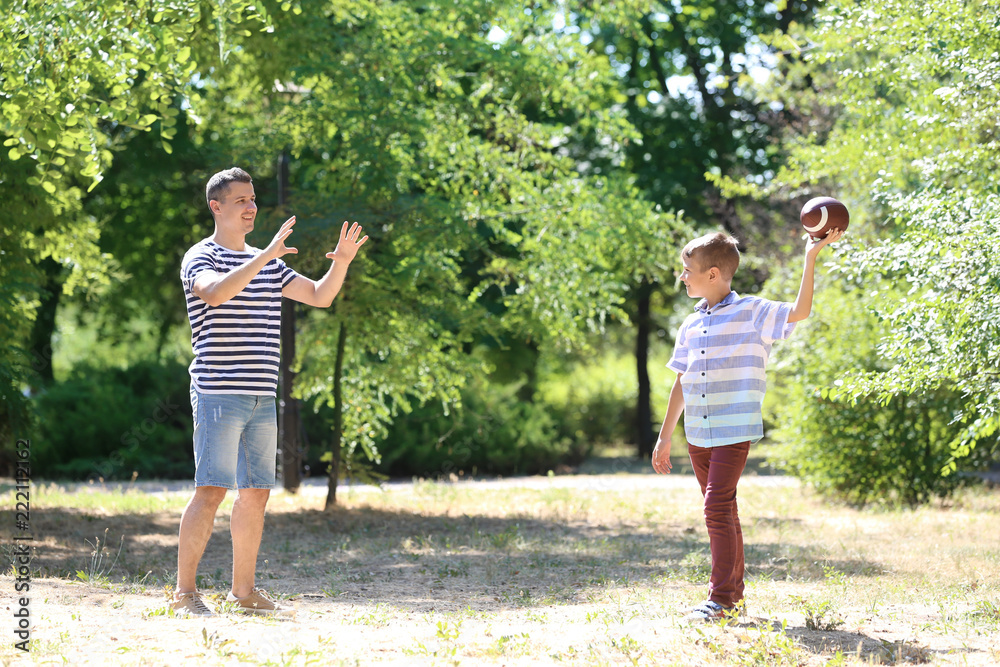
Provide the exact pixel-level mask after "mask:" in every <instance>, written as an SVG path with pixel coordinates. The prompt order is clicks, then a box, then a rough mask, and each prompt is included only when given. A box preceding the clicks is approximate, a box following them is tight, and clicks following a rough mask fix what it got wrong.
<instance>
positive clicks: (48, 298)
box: [28, 257, 63, 392]
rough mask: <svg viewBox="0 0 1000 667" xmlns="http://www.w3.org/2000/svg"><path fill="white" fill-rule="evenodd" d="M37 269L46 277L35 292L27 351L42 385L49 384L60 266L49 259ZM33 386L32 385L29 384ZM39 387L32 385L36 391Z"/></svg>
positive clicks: (60, 273)
mask: <svg viewBox="0 0 1000 667" xmlns="http://www.w3.org/2000/svg"><path fill="white" fill-rule="evenodd" d="M39 266H40V267H41V269H42V272H43V274H44V275H45V282H44V283H43V285H42V287H41V289H40V290H39V292H38V299H39V304H38V310H36V311H35V321H34V322H33V323H32V325H31V334H30V336H31V338H30V339H29V341H28V350H29V352H30V353H31V367H32V368H33V369H34V370H35V372H36V373H38V379H39V380H40V381H41V386H42V387H45V386H48V385H50V384H52V381H53V376H52V335H53V334H54V333H55V331H56V311H57V310H58V309H59V298H60V297H61V296H62V286H63V267H62V265H61V264H59V262H57V261H55V260H54V259H52V258H51V257H47V258H45V259H43V260H42V261H41V262H40V263H39ZM32 385H34V383H32ZM40 388H41V387H38V386H32V390H33V392H34V391H38V390H39V389H40Z"/></svg>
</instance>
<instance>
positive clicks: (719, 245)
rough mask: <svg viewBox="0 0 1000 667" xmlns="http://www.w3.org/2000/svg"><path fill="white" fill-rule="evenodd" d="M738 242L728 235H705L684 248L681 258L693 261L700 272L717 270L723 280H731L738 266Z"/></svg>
mask: <svg viewBox="0 0 1000 667" xmlns="http://www.w3.org/2000/svg"><path fill="white" fill-rule="evenodd" d="M739 243H740V242H739V241H737V240H736V239H734V238H733V237H732V236H730V235H729V234H723V233H722V232H716V233H714V234H705V235H704V236H699V237H698V238H696V239H695V240H693V241H691V242H690V243H688V244H687V245H686V246H684V250H682V251H681V256H682V257H684V258H685V259H690V260H693V261H694V262H695V263H696V264H697V265H698V268H699V269H701V270H702V271H705V270H707V269H710V268H712V267H713V266H715V267H717V268H718V269H719V272H720V273H722V277H723V278H724V279H725V280H732V279H733V276H735V275H736V269H738V268H739V266H740V250H739V247H738V246H739Z"/></svg>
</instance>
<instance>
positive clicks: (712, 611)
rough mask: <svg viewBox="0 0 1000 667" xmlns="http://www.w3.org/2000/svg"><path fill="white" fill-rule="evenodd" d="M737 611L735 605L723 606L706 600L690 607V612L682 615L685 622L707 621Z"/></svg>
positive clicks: (721, 617)
mask: <svg viewBox="0 0 1000 667" xmlns="http://www.w3.org/2000/svg"><path fill="white" fill-rule="evenodd" d="M737 613H739V612H738V611H737V610H736V608H735V607H723V606H722V605H721V604H719V603H718V602H714V601H712V600H707V601H706V602H702V603H701V604H700V605H698V606H697V607H695V608H694V609H692V610H691V613H689V614H688V615H687V616H685V617H684V621H685V622H686V623H709V622H711V621H720V620H722V619H724V618H727V617H731V616H735V615H736V614H737Z"/></svg>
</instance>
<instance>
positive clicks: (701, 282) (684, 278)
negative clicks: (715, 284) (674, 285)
mask: <svg viewBox="0 0 1000 667" xmlns="http://www.w3.org/2000/svg"><path fill="white" fill-rule="evenodd" d="M681 264H682V265H683V266H684V271H682V272H681V282H682V283H684V286H685V287H686V288H687V294H688V296H690V297H703V296H705V295H706V294H708V290H709V286H710V284H711V282H710V274H711V272H712V269H711V268H708V269H705V270H702V269H701V268H699V266H698V262H696V261H694V260H693V259H692V258H690V257H681Z"/></svg>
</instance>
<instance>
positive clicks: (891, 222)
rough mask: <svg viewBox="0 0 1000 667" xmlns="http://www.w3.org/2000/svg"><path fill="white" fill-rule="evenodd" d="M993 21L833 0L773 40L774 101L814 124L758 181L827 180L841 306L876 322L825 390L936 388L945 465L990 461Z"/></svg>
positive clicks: (995, 352)
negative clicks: (842, 247) (839, 240)
mask: <svg viewBox="0 0 1000 667" xmlns="http://www.w3.org/2000/svg"><path fill="white" fill-rule="evenodd" d="M998 20H1000V8H998V7H997V6H996V4H995V3H989V2H961V1H959V0H946V1H945V2H942V3H936V4H934V5H933V6H931V5H915V4H912V3H907V2H898V1H892V0H890V1H889V2H878V3H875V2H858V3H843V2H833V3H826V4H825V5H824V7H823V9H822V11H821V12H820V14H819V16H818V17H817V22H816V26H815V28H814V29H812V30H806V31H803V30H799V29H796V30H790V31H789V32H787V33H784V34H779V35H776V36H775V38H774V42H773V43H775V44H779V45H783V47H782V48H786V49H787V52H788V53H787V57H786V58H785V60H784V61H783V63H782V66H781V68H780V70H781V71H782V72H783V76H782V77H781V78H780V79H779V80H778V81H777V83H778V88H777V90H778V91H780V94H779V95H777V97H778V99H779V100H781V102H782V103H783V104H784V105H785V108H786V109H787V110H789V112H790V113H793V114H794V113H796V112H797V113H798V115H799V117H801V118H805V119H806V120H808V118H809V112H810V111H819V113H818V114H816V116H817V117H818V118H819V119H821V122H813V123H809V122H805V123H803V124H802V125H801V126H799V127H798V128H797V129H798V130H799V131H798V132H797V133H796V134H795V135H793V136H790V137H789V138H788V145H789V146H790V160H789V162H788V165H787V167H786V168H785V169H783V170H782V171H781V172H779V173H778V175H777V177H776V178H775V179H774V181H773V182H772V183H770V184H769V186H768V189H769V190H770V191H771V192H778V191H785V192H788V191H794V190H795V189H797V188H802V187H806V186H807V184H810V183H820V182H826V183H833V184H837V185H838V186H839V190H838V191H839V192H840V193H841V194H840V196H841V197H842V198H843V199H844V200H845V201H846V202H847V203H848V205H849V207H850V208H851V209H852V213H853V217H854V222H853V223H852V235H853V236H854V238H855V239H857V240H856V241H855V243H854V244H853V245H851V246H850V247H849V250H848V251H847V252H844V253H842V254H841V256H840V259H839V264H840V268H841V271H842V272H843V275H844V277H845V281H846V283H847V285H858V286H864V292H863V293H862V294H863V297H864V298H863V299H862V300H859V304H858V305H857V306H856V307H857V308H858V309H862V308H865V307H866V306H867V307H870V308H871V309H872V310H873V311H874V312H875V313H876V314H877V315H878V317H879V320H880V322H881V323H882V326H883V327H884V329H883V330H882V331H883V333H884V335H883V336H882V338H881V339H880V340H879V341H878V344H877V346H876V347H875V352H876V353H877V355H878V357H879V358H880V361H879V363H878V364H877V365H876V366H874V367H867V368H863V369H852V368H841V369H840V372H841V373H842V374H843V375H844V377H843V378H842V379H843V386H842V387H840V388H839V390H838V391H835V392H832V393H831V394H830V395H831V396H833V397H834V398H837V399H838V400H842V401H853V402H854V405H855V406H858V405H863V404H865V403H870V402H871V401H873V400H874V401H881V402H882V403H884V404H886V405H889V406H891V405H893V404H894V403H899V402H901V401H902V402H907V403H912V402H914V401H916V402H924V403H926V402H927V401H930V400H933V399H934V397H940V401H938V406H939V407H940V408H941V410H940V412H941V414H943V415H949V414H950V418H949V419H948V420H947V422H948V423H949V424H950V426H949V428H950V430H951V431H950V432H951V437H950V440H949V442H948V444H949V446H950V448H951V453H952V456H953V458H952V459H951V461H950V462H939V464H938V468H944V470H945V471H946V472H947V471H951V470H954V469H955V468H956V467H957V466H958V465H959V464H963V462H962V461H961V460H960V459H961V458H962V457H964V456H967V455H970V454H971V453H973V452H975V451H976V447H977V446H979V447H980V448H981V449H980V451H979V452H978V460H979V461H980V462H981V461H982V460H983V459H984V458H988V457H989V456H991V455H993V456H995V452H996V449H997V442H998V439H997V431H998V426H1000V411H998V408H1000V405H998V404H1000V399H998V397H1000V391H998V390H1000V386H998V379H1000V374H998V362H1000V318H998V316H997V309H996V307H995V306H996V304H997V303H1000V273H998V271H1000V269H998V267H1000V254H998V253H1000V248H998V246H997V244H996V243H992V242H990V241H989V240H988V239H991V238H992V237H993V236H994V235H995V231H996V219H997V211H998V209H1000V207H998V204H1000V199H998V196H997V193H998V192H1000V181H998V176H997V171H996V169H995V164H996V161H997V157H998V144H997V140H996V130H997V116H996V113H995V111H994V110H995V108H996V107H997V105H998V102H1000V99H998V98H1000V68H998V67H997V63H998V60H997V55H996V54H997V51H998V47H1000V38H998V36H997V33H996V31H995V29H994V28H995V24H996V23H997V21H998ZM831 112H832V113H831ZM729 185H730V186H731V188H732V189H733V190H738V189H739V188H740V187H742V186H743V185H745V184H737V183H730V184H729ZM832 379H833V378H831V380H832ZM954 396H958V397H960V401H959V404H958V405H957V406H954V405H952V403H951V398H950V397H954ZM921 437H922V438H925V439H926V440H927V442H928V443H931V442H933V441H934V439H935V436H934V435H933V433H931V432H930V429H924V431H923V432H922V435H921ZM897 444H898V446H902V445H903V443H902V442H899V443H897ZM862 446H863V445H862ZM984 450H985V451H984ZM854 451H856V452H858V451H859V450H858V449H857V448H855V449H854ZM971 463H974V462H970V461H966V462H964V464H971Z"/></svg>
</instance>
